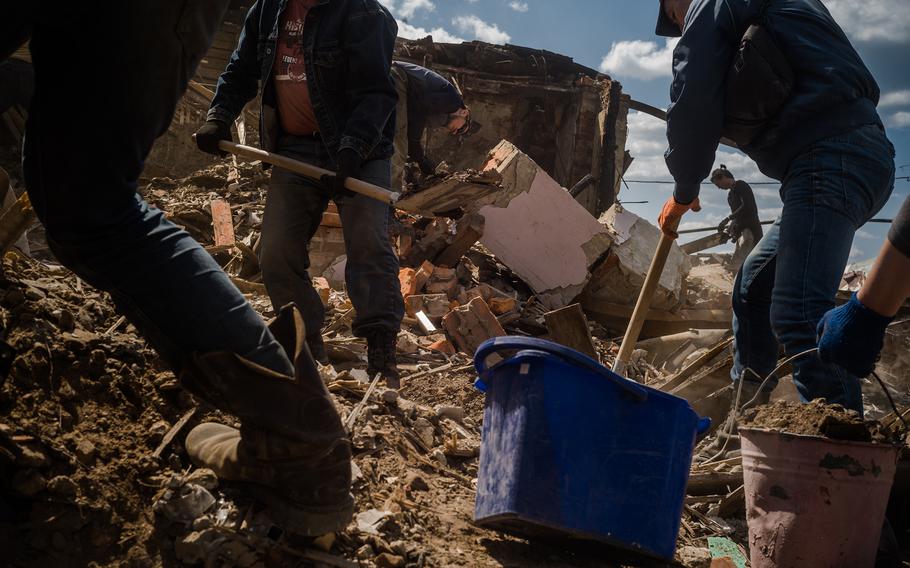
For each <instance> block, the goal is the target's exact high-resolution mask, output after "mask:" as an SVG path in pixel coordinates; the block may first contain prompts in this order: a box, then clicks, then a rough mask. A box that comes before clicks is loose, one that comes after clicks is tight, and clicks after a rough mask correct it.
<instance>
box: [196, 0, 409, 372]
mask: <svg viewBox="0 0 910 568" xmlns="http://www.w3.org/2000/svg"><path fill="white" fill-rule="evenodd" d="M317 22H318V25H316V23H317ZM397 29H398V26H397V24H396V23H395V20H394V19H393V18H392V16H391V14H389V12H388V11H387V10H386V9H385V8H384V7H382V5H380V4H379V3H378V2H377V1H376V0H357V1H354V0H333V1H332V2H328V1H327V0H259V1H258V2H256V3H255V4H254V5H253V7H252V8H251V9H250V12H249V14H248V16H247V19H246V23H245V24H244V27H243V30H242V32H241V34H240V40H239V42H238V45H237V49H236V50H235V51H234V54H233V55H232V56H231V60H230V62H229V63H228V66H227V68H226V69H225V70H224V73H222V75H221V77H220V79H219V80H218V86H217V88H216V92H215V98H214V99H213V101H212V105H211V108H210V109H209V112H208V117H207V121H206V123H205V125H204V126H203V127H202V128H200V129H199V131H198V132H197V133H196V142H197V144H198V146H199V148H200V149H202V150H203V151H206V152H209V153H212V154H220V153H221V150H219V148H218V143H219V142H220V141H221V140H230V138H231V127H230V125H231V123H232V122H233V121H234V120H235V119H236V118H237V116H239V115H240V113H241V112H242V111H243V107H244V106H245V105H246V104H247V103H248V102H249V101H250V100H251V99H253V97H255V96H256V94H257V92H258V93H259V94H260V95H261V97H262V106H261V108H260V111H261V115H260V116H261V118H260V139H261V142H262V146H263V149H265V150H268V151H274V152H277V153H278V154H281V155H283V156H287V157H290V158H293V159H295V160H298V161H302V162H307V163H309V164H312V165H315V166H319V167H323V168H328V169H331V170H334V171H335V172H336V174H335V175H334V176H327V177H326V179H322V180H314V179H309V178H307V177H304V176H302V175H299V174H295V173H293V172H290V171H288V170H285V169H282V168H275V169H274V170H273V172H272V177H271V181H270V183H269V192H268V197H267V200H266V208H265V215H264V218H263V223H262V253H261V255H260V259H259V260H260V265H261V266H262V278H263V282H264V283H265V286H266V289H267V291H268V294H269V297H270V299H271V301H272V306H273V307H274V309H275V310H276V311H277V310H279V309H281V307H282V306H285V305H287V304H290V303H294V304H296V305H297V306H300V308H301V310H302V311H303V316H304V320H305V322H306V328H307V331H308V335H307V345H308V346H309V349H310V351H311V352H312V354H313V356H314V357H315V358H316V359H317V360H319V361H321V362H323V363H327V362H328V359H327V357H326V352H325V347H324V345H323V341H322V328H323V324H324V319H325V308H324V307H323V305H322V300H321V298H320V297H319V294H318V293H317V292H316V290H315V289H314V288H313V285H312V280H311V276H314V275H311V274H309V272H308V269H309V268H310V258H309V253H308V250H307V249H308V247H309V244H310V240H311V239H312V238H313V236H314V234H315V233H316V230H317V229H318V228H319V225H320V222H321V220H322V214H323V212H324V211H325V210H326V207H327V206H328V203H329V200H330V199H331V200H334V201H335V203H336V205H337V206H338V212H339V214H340V216H341V222H342V225H343V230H344V241H345V248H346V251H347V266H346V268H345V280H346V283H347V291H348V294H349V295H350V297H351V302H352V303H353V304H354V309H355V310H356V317H355V319H354V322H353V331H354V335H355V336H357V337H364V338H366V340H367V345H368V351H367V356H368V372H369V373H370V375H371V376H372V375H374V374H376V373H381V374H382V375H383V376H384V377H385V379H386V381H387V382H389V383H390V386H397V381H398V371H397V367H396V344H397V338H398V332H399V330H400V328H401V320H402V317H403V316H404V301H403V299H402V297H401V288H400V284H399V281H398V271H399V265H398V257H397V256H396V255H395V252H394V250H393V249H392V245H391V243H390V241H389V221H390V216H391V212H390V210H389V207H388V205H387V204H385V203H382V202H380V201H377V200H374V199H371V198H369V197H366V196H364V195H359V194H354V193H352V192H350V191H348V190H346V189H345V187H344V183H345V180H346V179H347V178H349V177H351V178H357V179H360V180H363V181H366V182H369V183H372V184H374V185H377V186H380V187H383V188H388V187H389V186H390V185H391V179H390V178H391V174H390V159H391V157H392V154H393V143H392V141H393V138H394V134H395V106H396V103H397V94H396V91H395V85H394V84H393V82H392V76H391V63H392V51H393V49H394V47H395V37H396V34H397ZM315 276H318V275H315Z"/></svg>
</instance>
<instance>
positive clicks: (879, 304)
mask: <svg viewBox="0 0 910 568" xmlns="http://www.w3.org/2000/svg"><path fill="white" fill-rule="evenodd" d="M857 296H858V298H859V301H860V302H862V304H863V305H864V306H866V307H867V308H869V309H870V310H873V311H874V312H876V313H878V314H879V315H883V316H887V317H893V316H895V315H896V314H897V312H898V310H899V309H900V308H901V306H903V305H904V302H905V301H906V300H907V298H908V297H910V257H908V256H906V255H905V254H904V253H902V252H901V251H900V250H898V248H897V247H895V246H894V245H893V244H892V243H891V241H890V240H886V241H885V245H884V246H883V247H882V250H881V252H880V253H879V255H878V259H877V260H876V261H875V266H873V267H872V271H871V272H870V273H869V276H868V277H867V278H866V282H865V284H863V288H862V290H860V291H859V294H858V295H857Z"/></svg>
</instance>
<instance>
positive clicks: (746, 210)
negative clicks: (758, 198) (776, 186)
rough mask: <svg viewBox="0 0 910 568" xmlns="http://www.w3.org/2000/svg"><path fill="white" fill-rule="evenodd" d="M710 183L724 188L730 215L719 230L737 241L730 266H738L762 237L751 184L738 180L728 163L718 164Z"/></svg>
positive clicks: (735, 267)
mask: <svg viewBox="0 0 910 568" xmlns="http://www.w3.org/2000/svg"><path fill="white" fill-rule="evenodd" d="M711 182H712V183H714V185H716V186H717V187H718V188H720V189H722V190H724V191H727V192H729V193H727V203H728V204H729V205H730V215H729V216H728V217H727V218H726V219H724V220H723V221H721V223H720V226H719V227H718V228H717V229H718V231H724V230H726V231H727V233H728V234H729V235H730V236H731V237H732V238H733V241H734V242H735V243H736V250H735V251H733V261H732V262H733V269H734V270H739V268H740V267H741V266H742V265H743V262H745V260H746V257H748V256H749V253H750V252H752V249H754V248H755V245H756V244H757V243H758V241H760V240H761V238H762V236H763V233H762V228H761V221H759V220H758V206H757V205H756V204H755V194H754V193H753V192H752V187H751V186H750V185H749V184H748V183H746V182H744V181H742V180H737V179H736V178H735V177H734V176H733V173H732V172H730V170H728V169H727V166H724V165H721V166H720V169H717V170H714V173H713V174H711Z"/></svg>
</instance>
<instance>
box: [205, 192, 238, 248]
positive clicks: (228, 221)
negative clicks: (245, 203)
mask: <svg viewBox="0 0 910 568" xmlns="http://www.w3.org/2000/svg"><path fill="white" fill-rule="evenodd" d="M211 207H212V227H213V228H214V232H215V235H214V241H215V246H232V245H233V244H234V243H235V242H237V238H236V237H235V236H234V219H233V216H232V215H231V206H230V204H229V203H228V202H227V201H225V200H223V199H213V200H212V204H211Z"/></svg>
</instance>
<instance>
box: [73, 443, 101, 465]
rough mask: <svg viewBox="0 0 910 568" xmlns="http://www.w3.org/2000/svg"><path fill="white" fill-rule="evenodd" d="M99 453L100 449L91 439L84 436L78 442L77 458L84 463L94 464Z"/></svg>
mask: <svg viewBox="0 0 910 568" xmlns="http://www.w3.org/2000/svg"><path fill="white" fill-rule="evenodd" d="M97 455H98V450H97V449H96V448H95V444H93V443H92V442H91V440H87V439H85V438H83V439H82V440H80V441H79V443H78V444H76V459H78V460H79V462H80V463H81V464H82V465H86V466H90V465H92V464H94V463H95V457H96V456H97Z"/></svg>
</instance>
